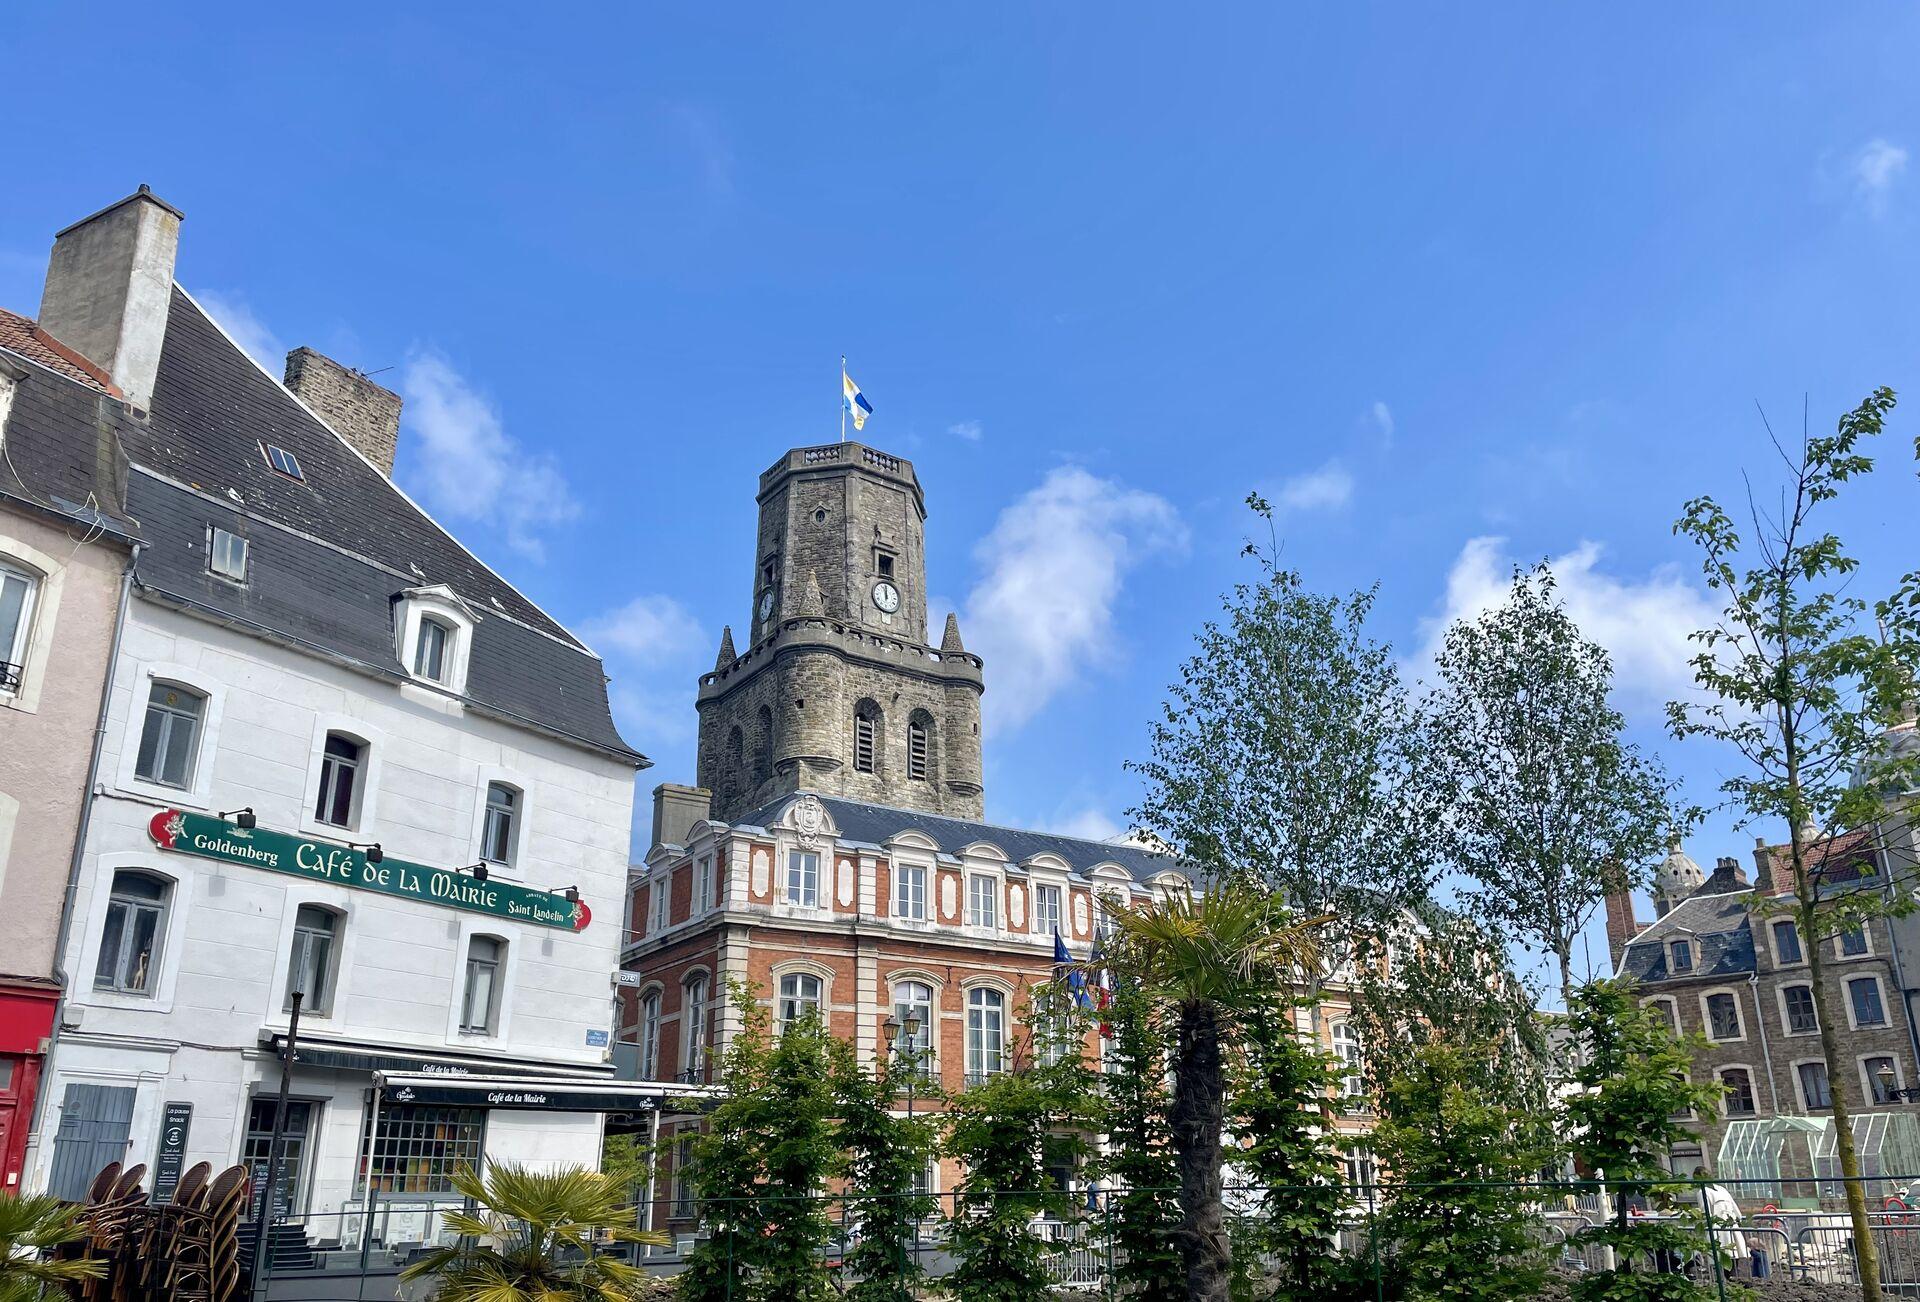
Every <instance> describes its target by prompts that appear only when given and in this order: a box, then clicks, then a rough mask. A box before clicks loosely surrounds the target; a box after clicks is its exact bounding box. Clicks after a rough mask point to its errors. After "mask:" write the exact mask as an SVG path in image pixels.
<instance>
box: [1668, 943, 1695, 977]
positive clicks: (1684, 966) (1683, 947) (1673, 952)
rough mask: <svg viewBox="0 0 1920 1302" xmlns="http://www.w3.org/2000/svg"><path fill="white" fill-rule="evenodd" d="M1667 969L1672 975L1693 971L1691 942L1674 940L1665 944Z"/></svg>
mask: <svg viewBox="0 0 1920 1302" xmlns="http://www.w3.org/2000/svg"><path fill="white" fill-rule="evenodd" d="M1667 970H1668V971H1669V972H1671V973H1672V974H1673V975H1674V976H1680V975H1682V974H1684V973H1687V972H1691V971H1693V943H1692V942H1691V941H1685V940H1676V941H1674V942H1673V943H1672V944H1670V945H1668V946H1667Z"/></svg>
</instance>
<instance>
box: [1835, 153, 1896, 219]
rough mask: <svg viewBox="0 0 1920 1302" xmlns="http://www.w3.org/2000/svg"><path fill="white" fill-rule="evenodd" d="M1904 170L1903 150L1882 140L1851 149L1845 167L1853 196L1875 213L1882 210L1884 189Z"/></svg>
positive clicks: (1883, 207) (1891, 184) (1877, 213)
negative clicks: (1850, 158)
mask: <svg viewBox="0 0 1920 1302" xmlns="http://www.w3.org/2000/svg"><path fill="white" fill-rule="evenodd" d="M1906 170H1907V151H1906V150H1904V149H1902V148H1901V147H1900V146H1899V145H1896V144H1892V143H1890V142H1888V141H1885V140H1880V139H1874V140H1869V141H1868V142H1867V143H1866V144H1864V145H1862V146H1860V148H1859V149H1858V150H1856V151H1855V152H1854V155H1853V160H1852V162H1851V164H1850V165H1849V167H1848V171H1849V173H1850V174H1851V175H1852V177H1853V192H1854V195H1855V196H1856V197H1857V198H1858V199H1859V200H1860V201H1861V202H1862V203H1864V204H1866V206H1867V209H1868V211H1870V212H1872V213H1873V214H1874V215H1875V216H1878V215H1880V214H1881V213H1883V212H1885V211H1886V208H1887V192H1888V191H1889V190H1891V189H1892V188H1893V183H1894V182H1895V181H1897V180H1899V179H1900V176H1901V174H1902V173H1904V172H1905V171H1906Z"/></svg>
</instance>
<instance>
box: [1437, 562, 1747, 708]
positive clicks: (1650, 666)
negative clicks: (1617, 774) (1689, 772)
mask: <svg viewBox="0 0 1920 1302" xmlns="http://www.w3.org/2000/svg"><path fill="white" fill-rule="evenodd" d="M1506 541H1507V540H1506V539H1504V538H1495V537H1482V538H1474V539H1470V540H1469V541H1468V542H1467V545H1466V546H1465V547H1462V548H1461V549H1460V555H1459V556H1458V557H1457V558H1456V559H1455V560H1454V563H1453V569H1452V570H1451V571H1449V573H1448V574H1447V594H1446V599H1445V603H1444V609H1443V610H1442V611H1441V613H1440V614H1439V615H1438V616H1436V617H1435V618H1433V619H1430V620H1426V621H1423V623H1422V626H1421V631H1422V633H1423V634H1424V638H1425V645H1424V647H1423V649H1422V652H1421V658H1420V660H1419V662H1418V666H1417V667H1419V668H1421V669H1423V670H1424V669H1425V668H1426V667H1427V666H1429V665H1431V664H1432V661H1433V655H1434V653H1435V651H1437V650H1438V649H1439V647H1440V644H1441V641H1442V640H1443V639H1444V637H1445V635H1446V630H1447V626H1448V625H1449V624H1451V623H1453V622H1454V621H1455V620H1457V619H1462V618H1472V617H1473V616H1475V615H1478V614H1479V613H1481V612H1482V611H1485V610H1489V609H1491V608H1493V607H1494V606H1497V605H1499V604H1500V603H1501V602H1502V601H1504V600H1506V596H1507V592H1508V590H1509V588H1510V587H1511V586H1512V583H1513V568H1514V565H1515V564H1516V561H1515V560H1514V558H1513V557H1511V556H1509V555H1508V554H1507V551H1506ZM1602 552H1603V548H1602V546H1601V544H1599V543H1597V542H1587V541H1583V542H1581V543H1580V544H1579V545H1578V546H1576V547H1574V549H1573V550H1572V551H1569V552H1567V553H1565V554H1564V555H1560V556H1555V557H1550V558H1549V559H1548V561H1547V564H1548V565H1549V566H1550V567H1552V570H1553V576H1554V580H1555V582H1556V583H1557V585H1558V595H1559V597H1560V599H1561V600H1562V601H1563V602H1564V603H1565V604H1566V608H1567V613H1568V614H1569V615H1571V616H1572V617H1573V620H1574V622H1575V623H1576V624H1578V625H1579V626H1580V630H1581V632H1582V633H1584V634H1585V635H1586V636H1587V637H1588V638H1589V639H1590V640H1592V641H1594V642H1597V643H1599V644H1600V645H1601V646H1603V647H1605V648H1606V649H1607V651H1608V653H1609V654H1610V655H1611V656H1612V657H1613V672H1614V689H1615V691H1616V693H1617V694H1618V696H1619V700H1620V704H1621V706H1622V707H1623V708H1626V709H1630V710H1658V709H1660V708H1662V707H1664V705H1665V704H1666V702H1667V701H1669V700H1673V699H1675V698H1677V697H1683V696H1686V695H1688V694H1690V693H1691V692H1692V690H1693V669H1692V667H1691V666H1690V665H1689V664H1688V661H1689V659H1690V658H1691V657H1692V656H1693V654H1694V652H1695V651H1696V650H1697V647H1696V646H1695V644H1694V643H1692V642H1689V641H1688V640H1687V637H1688V635H1689V634H1690V633H1692V632H1694V631H1695V630H1696V629H1701V628H1706V627H1708V626H1710V625H1711V624H1712V623H1713V622H1714V620H1715V619H1716V618H1717V616H1718V614H1719V612H1718V610H1717V609H1716V608H1715V607H1714V605H1713V603H1712V602H1711V601H1709V600H1708V598H1707V594H1706V593H1705V592H1704V591H1702V590H1701V589H1699V588H1696V587H1694V586H1693V585H1692V584H1691V583H1689V582H1687V581H1686V580H1685V579H1683V578H1682V577H1681V576H1680V572H1679V571H1678V570H1677V569H1676V568H1675V567H1673V566H1661V567H1659V568H1657V569H1655V570H1653V571H1652V572H1651V573H1649V574H1648V575H1647V576H1646V577H1645V578H1644V579H1637V580H1636V579H1631V578H1618V577H1615V576H1613V575H1610V574H1604V573H1602V572H1601V571H1600V568H1599V567H1600V559H1601V555H1602Z"/></svg>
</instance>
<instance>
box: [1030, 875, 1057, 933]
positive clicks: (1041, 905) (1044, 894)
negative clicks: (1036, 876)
mask: <svg viewBox="0 0 1920 1302" xmlns="http://www.w3.org/2000/svg"><path fill="white" fill-rule="evenodd" d="M1033 930H1034V934H1036V935H1040V936H1046V935H1050V934H1051V933H1053V932H1056V931H1058V930H1060V888H1059V887H1058V886H1036V887H1034V888H1033Z"/></svg>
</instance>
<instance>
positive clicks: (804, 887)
mask: <svg viewBox="0 0 1920 1302" xmlns="http://www.w3.org/2000/svg"><path fill="white" fill-rule="evenodd" d="M786 896H787V903H788V904H791V905H794V906H795V907H797V908H802V909H815V908H818V907H820V856H819V855H817V854H814V853H813V852H811V851H809V850H791V851H788V853H787V889H786Z"/></svg>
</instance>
